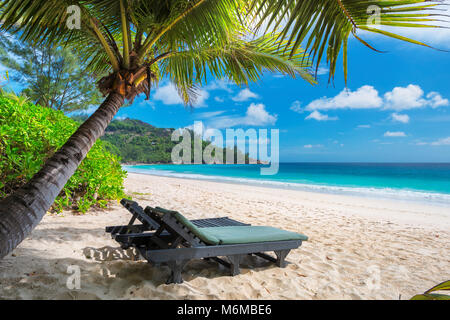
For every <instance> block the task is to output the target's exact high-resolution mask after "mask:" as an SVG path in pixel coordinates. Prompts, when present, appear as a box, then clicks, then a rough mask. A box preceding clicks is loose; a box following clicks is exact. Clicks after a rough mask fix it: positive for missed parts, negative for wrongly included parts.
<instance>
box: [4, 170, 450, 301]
mask: <svg viewBox="0 0 450 320" xmlns="http://www.w3.org/2000/svg"><path fill="white" fill-rule="evenodd" d="M125 186H126V193H127V194H128V195H131V196H132V197H133V199H134V200H136V201H138V202H139V203H140V205H141V206H144V207H145V206H146V205H151V206H161V207H165V208H167V209H174V210H178V211H180V212H182V213H183V214H184V215H185V216H187V217H188V218H192V219H194V218H206V217H220V216H228V217H231V218H233V219H236V220H240V221H243V222H248V223H251V224H253V225H270V226H274V227H278V228H282V229H286V230H289V231H295V232H299V233H303V234H305V235H307V236H309V241H307V242H304V243H303V245H302V246H301V247H300V248H299V249H297V250H293V251H291V253H290V254H289V256H288V259H287V260H288V261H289V262H290V263H289V264H288V266H287V267H286V268H284V269H279V268H277V267H275V266H274V265H273V264H271V263H268V262H265V261H263V260H262V259H260V258H257V257H248V258H246V259H245V261H244V262H243V265H242V273H241V274H240V275H238V276H235V277H230V276H229V275H228V270H226V269H225V268H224V267H222V266H221V267H218V265H217V264H216V263H214V262H207V261H203V260H202V261H200V260H199V261H193V262H190V263H189V264H188V265H187V266H186V268H185V269H184V273H183V277H184V280H185V281H184V283H183V284H179V285H175V284H171V285H166V284H165V281H166V279H167V277H168V275H169V270H168V268H166V267H161V268H154V267H152V266H150V265H149V264H148V263H146V261H145V260H139V261H136V260H138V257H137V256H136V255H135V253H134V252H133V251H132V250H129V251H123V250H120V249H118V244H117V243H116V242H115V241H113V240H112V239H111V238H110V236H109V235H108V234H106V233H105V232H104V228H105V226H109V225H121V224H126V223H127V222H128V220H129V218H130V215H129V213H128V212H127V211H126V210H125V209H124V208H122V207H121V206H120V205H119V204H118V203H114V204H113V205H112V206H111V208H110V209H107V210H92V211H90V212H89V213H87V214H85V215H74V214H72V213H71V212H64V213H63V214H60V215H49V214H48V215H46V216H45V217H44V219H43V221H42V222H41V223H40V225H39V226H38V227H37V228H36V229H35V230H34V231H33V233H32V236H31V237H29V238H28V239H26V240H25V241H24V242H23V243H22V244H21V245H20V246H19V247H18V248H17V249H16V250H15V251H14V252H13V254H10V255H8V256H7V257H6V258H5V259H3V260H1V261H0V299H409V298H410V297H411V296H413V295H414V294H416V293H421V292H423V291H425V290H426V289H428V288H430V287H432V286H433V285H435V284H437V283H439V282H442V281H444V280H448V279H450V260H449V252H450V209H449V208H448V207H447V208H446V207H439V206H433V205H426V204H418V203H406V202H400V201H399V202H396V201H388V200H376V199H368V198H358V197H350V196H341V195H329V194H320V193H309V192H303V191H294V190H283V189H272V188H264V187H254V186H247V185H237V184H225V183H218V182H209V181H208V182H207V181H197V180H187V179H176V178H168V177H157V176H150V175H139V174H129V176H128V178H127V180H126V184H125ZM69 266H78V267H79V268H80V271H81V282H80V284H81V289H79V290H75V289H74V290H70V289H68V288H67V286H66V282H67V279H68V277H69V276H70V275H71V274H70V273H68V267H69Z"/></svg>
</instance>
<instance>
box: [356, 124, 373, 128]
mask: <svg viewBox="0 0 450 320" xmlns="http://www.w3.org/2000/svg"><path fill="white" fill-rule="evenodd" d="M357 128H361V129H369V128H370V124H360V125H358V126H357Z"/></svg>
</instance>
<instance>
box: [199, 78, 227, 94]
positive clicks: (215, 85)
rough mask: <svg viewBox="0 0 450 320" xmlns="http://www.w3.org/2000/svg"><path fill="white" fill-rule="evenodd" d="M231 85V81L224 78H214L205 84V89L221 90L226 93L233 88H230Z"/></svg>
mask: <svg viewBox="0 0 450 320" xmlns="http://www.w3.org/2000/svg"><path fill="white" fill-rule="evenodd" d="M231 85H232V83H231V82H228V81H225V80H216V81H213V82H212V83H211V84H209V85H207V86H206V88H205V89H207V90H223V91H226V92H228V93H232V92H233V90H232V89H231V88H230V86H231Z"/></svg>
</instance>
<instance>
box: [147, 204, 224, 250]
mask: <svg viewBox="0 0 450 320" xmlns="http://www.w3.org/2000/svg"><path fill="white" fill-rule="evenodd" d="M145 210H146V212H147V211H151V212H153V213H154V214H158V215H159V216H160V218H161V220H162V221H163V222H164V223H166V224H167V225H168V226H169V227H170V228H172V229H173V230H174V231H175V232H178V233H180V235H181V236H183V234H182V233H183V232H180V230H179V229H178V228H177V227H182V230H183V229H185V231H187V232H188V235H186V237H185V240H186V241H189V240H190V239H188V238H189V237H190V236H189V234H192V235H194V236H195V237H197V238H198V239H200V240H201V241H202V242H204V243H206V244H210V245H216V244H219V242H220V241H219V239H217V238H216V237H214V236H212V235H210V234H207V233H205V232H203V231H202V229H201V228H198V227H197V226H195V225H194V224H193V223H192V222H191V221H189V219H187V218H186V217H185V216H183V215H182V214H181V213H179V212H178V211H172V210H167V209H164V208H161V207H156V208H151V207H147V208H146V209H145Z"/></svg>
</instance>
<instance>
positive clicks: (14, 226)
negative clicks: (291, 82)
mask: <svg viewBox="0 0 450 320" xmlns="http://www.w3.org/2000/svg"><path fill="white" fill-rule="evenodd" d="M423 2H425V1H416V0H399V1H395V2H393V1H377V0H372V1H357V0H352V1H350V0H320V1H319V0H248V1H245V0H164V1H163V0H0V22H1V26H0V29H2V30H4V31H8V32H11V31H15V32H18V33H19V35H20V37H21V38H22V40H25V41H29V42H30V43H32V44H34V45H38V46H50V47H52V46H62V45H64V46H67V47H70V48H73V49H74V50H75V51H76V52H78V54H79V55H80V56H81V57H82V59H83V60H84V61H86V68H87V69H89V70H90V71H93V72H95V73H96V74H98V75H105V74H106V73H107V72H109V74H108V75H106V76H104V77H103V78H101V80H100V81H99V83H98V86H99V89H100V91H101V92H102V93H103V94H104V95H105V96H107V97H106V99H105V101H104V102H103V103H102V104H101V105H100V107H99V108H98V109H97V111H96V112H95V113H94V114H93V115H92V116H91V117H90V118H89V119H88V120H86V122H85V123H83V124H82V125H81V126H80V128H79V129H78V130H77V131H76V132H75V133H74V134H73V135H72V136H71V137H70V138H69V140H68V141H67V143H66V144H65V145H64V146H63V147H61V149H59V150H58V151H57V152H56V153H55V154H54V155H53V156H52V157H51V158H50V159H49V160H48V161H47V162H46V163H45V165H44V166H43V167H42V169H41V170H40V171H39V172H38V173H37V174H36V175H35V176H34V177H33V178H32V179H31V180H30V181H29V183H27V184H26V185H25V186H24V187H22V188H20V189H18V190H17V191H16V192H15V193H14V194H12V195H10V196H8V197H7V198H5V199H3V200H2V201H1V202H0V258H2V257H4V256H5V255H7V254H8V253H9V252H11V251H12V250H13V249H14V248H15V247H16V246H17V245H18V244H19V243H20V242H21V241H22V240H23V239H24V238H25V237H26V236H27V235H28V234H29V233H30V232H31V231H32V230H33V228H34V227H35V226H36V225H37V224H38V223H39V222H40V220H41V219H42V217H43V216H44V214H45V212H46V211H47V210H48V208H49V207H50V206H51V205H52V203H53V201H54V200H55V198H56V197H57V196H58V194H59V193H60V191H61V189H62V188H63V187H64V185H65V184H66V182H67V181H68V179H69V178H70V177H71V176H72V174H73V173H74V172H75V170H76V169H77V167H78V166H79V164H80V162H81V161H82V160H83V159H84V158H85V156H86V154H87V153H88V151H89V149H90V148H91V147H92V145H93V144H94V142H95V141H96V140H97V139H98V138H99V137H100V136H101V135H103V133H104V131H105V128H106V127H107V125H108V124H109V122H110V121H111V120H112V118H113V117H114V115H115V114H116V113H117V111H118V110H119V108H120V107H121V106H122V105H123V104H124V101H125V100H129V101H132V100H133V99H134V98H135V97H136V96H137V95H139V94H141V93H145V94H146V95H147V97H148V96H149V94H150V88H151V86H152V85H155V84H156V83H157V82H158V80H159V79H161V78H163V77H167V78H169V79H170V80H171V81H172V82H173V83H174V84H175V85H176V87H177V89H178V92H179V93H180V95H181V97H182V99H183V101H184V102H185V103H186V104H190V103H192V102H193V101H194V100H195V96H196V94H195V93H196V87H197V86H201V85H202V84H204V83H205V82H206V78H207V76H212V77H215V78H219V79H228V80H230V81H232V82H234V83H236V84H238V85H247V84H248V83H249V82H252V81H257V80H258V79H259V78H260V77H261V75H262V73H263V71H265V70H267V71H271V72H281V73H283V74H287V75H290V76H292V77H296V76H301V77H303V78H304V79H306V80H307V81H309V82H314V78H313V77H312V76H311V74H310V70H309V69H310V67H311V65H312V63H313V61H312V60H315V62H316V66H317V67H318V65H319V63H320V59H321V57H322V56H323V55H324V53H325V52H326V56H327V60H328V62H329V65H330V77H332V76H333V75H334V70H335V66H336V60H337V57H338V54H339V52H340V51H341V48H343V52H344V70H345V71H344V73H345V77H347V76H346V73H347V71H346V70H347V68H346V59H347V49H346V48H347V39H348V37H349V35H350V33H353V34H355V36H356V37H358V38H359V36H357V35H356V31H357V29H364V30H369V31H374V32H379V33H384V34H385V35H388V36H393V37H397V36H396V35H394V34H388V33H386V32H384V31H380V30H379V29H371V28H370V27H369V26H368V24H370V23H369V22H368V13H367V9H368V6H369V5H377V6H378V7H377V8H379V9H380V10H379V13H380V19H379V22H381V24H385V25H392V26H411V27H417V26H422V25H420V24H419V22H420V21H424V20H431V18H430V16H428V15H425V14H418V11H420V10H423V9H427V8H429V7H430V5H422V3H423ZM405 4H406V5H408V4H416V5H413V6H412V7H411V6H410V7H409V8H408V7H404V6H402V5H405ZM73 5H76V6H77V7H75V8H79V10H80V13H81V16H80V19H81V20H80V22H81V25H80V27H81V28H80V29H71V28H68V26H67V24H66V22H67V20H68V19H69V18H74V17H73V16H72V15H71V12H70V11H69V13H68V7H69V6H73ZM73 12H74V13H76V10H75V11H73ZM376 13H377V10H375V14H376ZM75 18H76V17H75ZM75 21H76V20H75ZM376 21H378V20H376ZM418 21H419V22H418ZM74 25H75V26H76V23H75V24H74ZM266 27H267V28H266ZM255 30H259V32H260V33H258V34H262V33H264V34H263V35H260V36H254V34H253V35H252V32H253V31H255ZM268 30H279V33H275V32H269V31H268ZM403 40H407V39H403ZM361 41H363V40H361ZM411 41H412V40H411ZM301 43H306V48H307V49H309V50H310V52H309V53H310V54H311V58H310V56H309V55H307V54H305V52H304V51H303V50H302V49H300V44H301ZM363 43H365V42H363ZM416 43H417V42H416ZM365 44H366V45H368V44H367V43H365Z"/></svg>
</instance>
